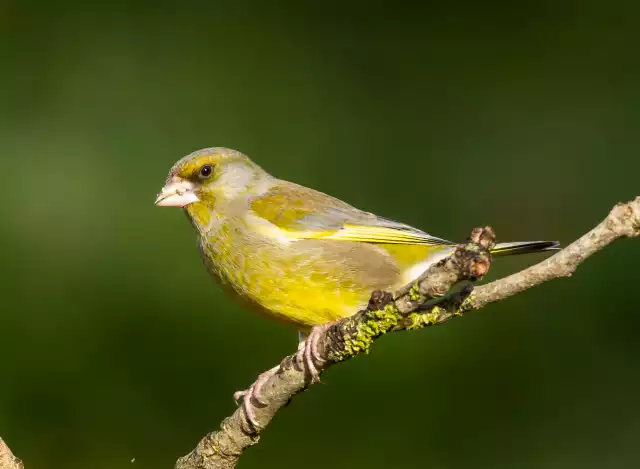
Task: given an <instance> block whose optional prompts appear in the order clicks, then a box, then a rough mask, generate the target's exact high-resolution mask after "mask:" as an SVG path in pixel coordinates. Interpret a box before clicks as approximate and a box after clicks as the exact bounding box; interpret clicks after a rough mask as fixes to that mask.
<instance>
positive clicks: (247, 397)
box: [233, 365, 280, 429]
mask: <svg viewBox="0 0 640 469" xmlns="http://www.w3.org/2000/svg"><path fill="white" fill-rule="evenodd" d="M278 370H280V365H278V366H274V367H273V368H271V369H270V370H268V371H265V372H264V373H262V374H261V375H260V376H258V379H257V380H256V381H255V383H253V384H252V385H251V386H250V387H249V389H247V390H244V391H236V392H235V393H234V394H233V399H234V400H235V401H239V400H240V399H242V407H243V408H244V413H245V416H246V418H247V422H249V424H251V426H253V428H254V429H258V428H260V424H259V423H258V419H257V416H256V404H257V406H258V407H264V406H266V405H267V403H266V402H264V398H263V396H262V387H263V386H264V385H265V383H266V382H267V381H268V380H269V378H271V377H272V376H273V375H275V374H276V373H277V372H278Z"/></svg>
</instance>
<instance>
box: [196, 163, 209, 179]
mask: <svg viewBox="0 0 640 469" xmlns="http://www.w3.org/2000/svg"><path fill="white" fill-rule="evenodd" d="M211 173H213V167H212V166H211V165H210V164H205V165H204V166H203V167H202V168H200V172H199V173H198V175H199V176H200V177H201V178H202V179H206V178H208V177H209V176H211Z"/></svg>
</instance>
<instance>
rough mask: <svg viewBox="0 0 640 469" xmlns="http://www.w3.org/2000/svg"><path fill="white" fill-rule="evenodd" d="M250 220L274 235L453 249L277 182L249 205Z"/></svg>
mask: <svg viewBox="0 0 640 469" xmlns="http://www.w3.org/2000/svg"><path fill="white" fill-rule="evenodd" d="M250 210H251V212H252V214H253V215H254V216H257V217H259V218H260V219H262V220H265V221H266V222H268V224H269V226H270V228H275V229H276V230H277V231H278V235H280V236H285V237H288V238H292V239H333V240H344V241H360V242H365V243H380V244H422V245H432V246H434V245H436V246H442V245H454V244H455V243H452V242H450V241H447V240H444V239H441V238H436V237H435V236H431V235H429V234H427V233H425V232H423V231H420V230H418V229H416V228H413V227H411V226H409V225H405V224H404V223H399V222H396V221H393V220H389V219H386V218H382V217H379V216H377V215H374V214H372V213H368V212H364V211H362V210H359V209H357V208H355V207H352V206H351V205H349V204H347V203H345V202H342V201H341V200H339V199H336V198H334V197H331V196H329V195H327V194H323V193H322V192H318V191H316V190H313V189H310V188H307V187H303V186H299V185H297V184H293V183H290V182H285V181H279V183H278V184H277V185H275V186H273V187H272V188H271V189H270V190H269V191H267V192H266V193H265V194H262V195H260V196H257V197H254V198H253V199H252V200H251V201H250Z"/></svg>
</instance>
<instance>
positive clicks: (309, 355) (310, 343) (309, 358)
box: [296, 323, 333, 383]
mask: <svg viewBox="0 0 640 469" xmlns="http://www.w3.org/2000/svg"><path fill="white" fill-rule="evenodd" d="M332 325H333V323H328V324H321V325H319V326H315V327H314V328H313V329H311V332H310V333H309V335H308V336H307V338H306V339H305V340H304V341H302V342H300V344H299V345H298V353H296V365H297V366H298V369H300V370H306V371H307V372H308V373H309V375H311V382H312V383H319V382H320V372H319V371H318V366H322V365H324V364H325V363H326V360H325V359H324V358H322V357H321V356H320V353H319V352H318V342H319V341H320V337H322V334H324V333H325V331H326V330H327V329H329V328H330V327H331V326H332Z"/></svg>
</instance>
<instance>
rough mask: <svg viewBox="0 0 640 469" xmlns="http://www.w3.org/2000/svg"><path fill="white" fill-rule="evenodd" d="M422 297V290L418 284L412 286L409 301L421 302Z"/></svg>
mask: <svg viewBox="0 0 640 469" xmlns="http://www.w3.org/2000/svg"><path fill="white" fill-rule="evenodd" d="M420 298H422V295H420V288H419V287H418V283H414V284H413V285H412V286H411V290H409V299H410V300H411V301H420Z"/></svg>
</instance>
